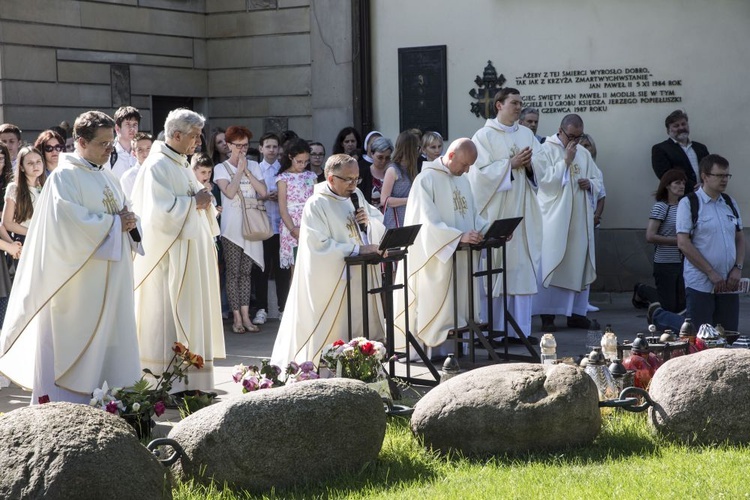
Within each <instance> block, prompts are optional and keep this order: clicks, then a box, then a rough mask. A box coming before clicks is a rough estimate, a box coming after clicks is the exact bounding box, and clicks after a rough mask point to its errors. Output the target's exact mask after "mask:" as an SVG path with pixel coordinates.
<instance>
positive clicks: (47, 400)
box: [38, 394, 49, 405]
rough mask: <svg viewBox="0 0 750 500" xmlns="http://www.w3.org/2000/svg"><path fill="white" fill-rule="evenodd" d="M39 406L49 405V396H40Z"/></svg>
mask: <svg viewBox="0 0 750 500" xmlns="http://www.w3.org/2000/svg"><path fill="white" fill-rule="evenodd" d="M38 401H39V404H40V405H43V404H44V403H49V396H48V395H47V394H45V395H44V396H39V400H38Z"/></svg>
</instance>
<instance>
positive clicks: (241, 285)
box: [214, 126, 266, 333]
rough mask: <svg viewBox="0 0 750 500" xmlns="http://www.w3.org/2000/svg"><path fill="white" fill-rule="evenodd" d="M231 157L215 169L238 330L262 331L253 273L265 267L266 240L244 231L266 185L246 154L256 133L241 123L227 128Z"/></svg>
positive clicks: (229, 291)
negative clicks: (253, 309)
mask: <svg viewBox="0 0 750 500" xmlns="http://www.w3.org/2000/svg"><path fill="white" fill-rule="evenodd" d="M225 136H226V141H227V144H228V145H229V152H230V153H229V159H228V160H226V161H225V162H223V163H220V164H219V165H217V166H216V167H215V168H214V182H215V183H216V185H217V186H219V189H220V190H221V206H222V207H223V209H222V212H221V244H222V248H223V250H224V269H225V272H226V290H227V298H228V299H229V305H230V307H231V308H232V314H233V316H234V319H233V324H232V331H233V332H234V333H245V332H259V331H260V328H258V327H257V326H256V325H254V324H253V322H252V321H251V320H250V292H251V290H250V286H251V285H250V283H251V280H250V273H251V272H252V269H253V265H256V266H259V267H261V268H263V241H261V240H257V241H250V240H248V239H247V238H246V236H245V235H244V234H243V222H244V217H245V216H246V215H245V206H246V204H247V203H262V202H259V201H257V198H259V197H263V196H266V184H265V182H264V181H263V174H262V173H261V171H260V166H259V165H258V163H257V162H254V161H248V160H247V158H246V157H245V153H247V150H248V148H249V147H250V139H251V138H252V137H253V134H252V133H251V132H250V131H249V130H248V129H247V128H246V127H241V126H231V127H229V128H228V129H227V131H226V133H225Z"/></svg>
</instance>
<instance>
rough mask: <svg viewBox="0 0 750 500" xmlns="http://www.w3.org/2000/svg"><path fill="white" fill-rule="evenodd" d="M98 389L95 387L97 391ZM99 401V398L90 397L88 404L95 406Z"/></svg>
mask: <svg viewBox="0 0 750 500" xmlns="http://www.w3.org/2000/svg"><path fill="white" fill-rule="evenodd" d="M98 390H99V389H97V391H98ZM94 392H96V391H94ZM99 401H101V400H100V399H97V398H95V397H94V398H91V401H89V406H97V405H98V404H99Z"/></svg>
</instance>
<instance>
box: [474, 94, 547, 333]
mask: <svg viewBox="0 0 750 500" xmlns="http://www.w3.org/2000/svg"><path fill="white" fill-rule="evenodd" d="M494 105H495V110H496V111H497V118H490V119H489V120H487V122H486V123H485V125H484V127H482V128H481V129H479V130H478V131H477V132H476V133H475V134H474V137H473V138H472V141H474V144H476V146H477V153H478V156H477V161H476V162H475V163H474V165H472V167H471V169H470V170H469V173H468V174H466V175H467V177H468V179H469V183H470V184H471V190H472V192H473V194H474V201H475V203H476V206H477V210H479V213H480V215H481V216H482V217H483V218H484V219H486V220H488V221H490V222H492V221H494V220H497V219H507V218H510V217H523V221H522V222H521V225H520V226H518V228H517V229H516V231H515V233H514V236H513V239H511V240H510V241H509V242H508V243H507V244H506V246H505V249H506V253H507V261H506V262H507V267H506V275H507V279H508V290H507V296H508V310H509V311H510V312H511V315H512V316H513V318H514V319H515V320H516V322H517V323H518V326H519V327H520V328H521V330H522V332H523V333H524V335H525V336H526V337H529V335H530V334H531V305H532V297H533V295H534V294H535V293H536V292H537V278H536V276H537V273H538V272H539V266H540V261H541V245H542V214H541V211H540V210H539V203H538V202H537V199H536V189H537V182H538V178H539V177H540V175H541V171H542V169H543V166H544V159H545V155H544V153H543V152H542V149H541V145H540V144H539V141H537V140H536V138H535V137H534V133H533V132H532V131H531V130H529V129H528V128H526V127H524V126H521V125H519V124H518V123H517V122H518V117H519V115H520V114H521V107H522V101H521V95H520V93H519V92H518V90H516V89H514V88H510V87H506V88H504V89H502V90H500V91H499V92H498V93H497V94H496V95H495V99H494ZM501 258H502V257H501V254H500V249H496V250H494V255H493V258H492V261H493V262H501V260H500V259H501ZM502 288H503V280H502V277H501V276H500V275H496V276H495V283H494V285H493V290H492V297H493V303H492V304H493V310H494V316H493V318H494V320H495V321H494V322H495V324H494V325H493V329H494V330H502V329H503V315H504V307H503V297H502V294H503V290H502ZM480 292H481V294H484V287H481V288H480ZM486 303H487V302H486V300H485V298H484V297H482V296H480V304H481V307H482V316H483V317H484V318H487V312H486V311H484V309H485V308H486ZM507 336H508V337H509V341H510V342H512V343H519V342H520V340H518V334H517V332H516V331H515V330H512V331H510V332H507ZM530 340H531V341H532V342H534V341H537V339H535V338H531V339H530Z"/></svg>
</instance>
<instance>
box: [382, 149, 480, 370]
mask: <svg viewBox="0 0 750 500" xmlns="http://www.w3.org/2000/svg"><path fill="white" fill-rule="evenodd" d="M476 157H477V149H476V147H475V146H474V143H473V142H471V140H469V139H457V140H455V141H453V143H452V144H451V145H450V147H449V148H448V150H447V151H446V153H445V156H441V157H439V158H437V159H436V160H434V161H432V162H424V163H423V164H422V171H421V173H420V174H419V175H417V177H416V178H415V179H414V183H413V184H412V186H411V191H410V192H409V198H408V201H407V202H406V213H405V215H404V222H403V224H404V226H410V225H414V224H421V225H422V227H421V229H420V231H419V233H418V235H417V239H416V241H415V242H414V244H413V245H412V246H411V247H409V253H408V256H407V265H408V270H407V274H408V284H409V309H408V311H409V331H410V332H411V333H412V335H414V336H415V337H416V338H417V339H418V340H419V341H420V342H421V343H423V344H424V345H426V346H427V347H428V351H431V352H428V353H427V354H428V355H438V356H440V355H446V354H449V353H450V352H452V346H450V345H442V346H441V344H443V343H444V342H445V340H446V337H447V335H448V330H450V329H451V328H453V327H454V310H455V311H456V312H457V313H458V325H457V326H458V327H463V326H466V325H467V324H468V319H469V318H472V319H477V318H476V316H475V313H476V311H470V310H469V303H468V289H467V286H468V255H467V253H466V251H461V252H459V254H458V255H457V259H458V260H457V262H456V264H457V271H456V272H457V275H456V276H454V274H453V254H454V253H455V252H456V249H457V248H458V245H459V243H471V244H477V243H480V242H481V241H482V239H483V238H484V236H483V235H484V234H485V233H486V232H487V229H489V223H488V222H487V221H485V220H484V219H482V217H480V216H479V213H478V212H477V210H476V207H475V206H474V198H473V196H472V194H471V186H469V181H468V180H467V179H466V177H465V176H464V175H463V174H465V173H466V172H468V170H469V167H471V165H472V164H474V162H475V160H476ZM402 264H403V261H402V263H400V265H402ZM397 280H399V281H400V282H402V283H403V271H402V268H401V267H400V266H399V271H398V273H397ZM454 282H455V283H456V284H457V286H458V288H457V290H458V304H455V303H454V299H453V286H454ZM395 302H396V304H395V325H394V326H395V332H396V338H395V345H396V348H397V350H398V349H402V348H403V347H404V346H405V345H406V339H405V325H404V323H405V314H404V312H405V311H404V310H405V307H404V295H403V294H402V293H396V294H395ZM438 346H440V348H438ZM436 348H437V349H436Z"/></svg>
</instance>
